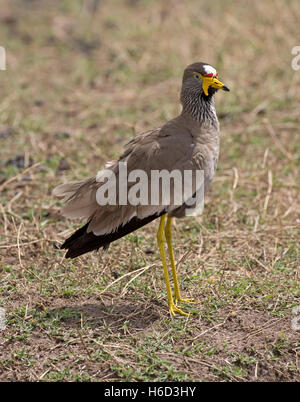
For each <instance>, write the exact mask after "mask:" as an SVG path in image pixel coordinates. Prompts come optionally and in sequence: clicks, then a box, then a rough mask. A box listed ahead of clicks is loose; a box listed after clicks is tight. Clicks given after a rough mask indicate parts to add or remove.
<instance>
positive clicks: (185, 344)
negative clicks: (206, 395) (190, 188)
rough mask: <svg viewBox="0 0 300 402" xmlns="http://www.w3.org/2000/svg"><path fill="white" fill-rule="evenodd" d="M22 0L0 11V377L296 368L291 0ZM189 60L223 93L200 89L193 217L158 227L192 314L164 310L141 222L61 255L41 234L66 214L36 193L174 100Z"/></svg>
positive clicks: (75, 171) (92, 169)
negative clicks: (206, 171) (203, 186)
mask: <svg viewBox="0 0 300 402" xmlns="http://www.w3.org/2000/svg"><path fill="white" fill-rule="evenodd" d="M29 4H30V7H32V11H31V12H30V13H28V12H27V9H28V2H25V1H21V0H19V1H15V2H7V3H6V5H4V6H1V11H0V20H1V26H0V34H1V35H0V37H1V41H2V43H0V45H1V46H4V47H6V49H7V70H6V71H5V72H4V71H0V78H1V83H0V86H1V100H0V141H1V142H0V144H1V148H0V152H1V162H0V163H1V165H0V189H1V201H0V202H1V204H0V221H1V228H0V230H1V234H0V253H1V266H0V267H1V268H0V269H1V271H0V275H1V295H0V305H1V306H3V307H4V308H5V309H6V316H7V327H6V329H5V330H4V331H1V333H0V335H1V338H0V358H1V361H0V379H1V380H20V381H24V380H31V381H32V380H43V381H55V380H63V381H82V380H88V381H95V380H97V381H113V380H130V381H150V380H158V381H167V380H169V381H170V380H172V381H184V380H195V381H199V380H210V381H263V380H264V381H299V379H300V373H299V347H300V344H299V332H297V331H295V330H293V329H292V327H291V319H292V317H293V315H292V308H293V307H294V306H297V305H299V304H300V301H299V265H300V264H299V212H300V209H299V205H300V194H299V166H300V163H299V161H300V157H299V118H300V112H299V111H300V108H299V106H300V92H299V83H300V72H299V71H298V72H297V71H293V70H292V69H291V58H292V55H291V49H292V47H294V46H296V45H299V43H297V39H298V38H299V37H297V34H298V25H299V24H298V22H299V19H300V9H299V4H298V1H296V0H295V1H279V0H277V1H275V0H274V1H264V2H261V1H259V0H257V1H256V0H255V1H252V2H251V5H250V3H249V4H248V5H247V6H246V5H245V4H244V3H243V2H238V1H228V2H223V1H214V2H213V3H212V4H207V2H204V1H196V0H195V1H193V0H191V1H188V2H182V1H176V0H172V1H168V2H160V1H156V0H150V1H145V0H144V1H143V0H140V1H138V0H136V1H134V0H131V1H130V0H127V1H117V0H116V1H113V2H112V1H105V0H104V1H102V2H99V7H98V9H97V10H95V11H94V12H91V11H90V8H89V7H88V6H87V4H92V2H88V1H85V2H84V1H79V0H78V1H72V2H71V1H67V0H64V1H51V2H46V1H39V2H37V1H33V0H32V1H31V2H30V3H29ZM196 60H203V61H207V62H209V63H210V64H212V65H214V66H216V67H217V69H218V71H219V73H220V77H221V78H222V80H223V81H224V82H225V83H226V85H228V86H229V87H230V88H231V92H230V93H229V94H227V93H219V94H217V97H216V104H217V111H218V114H219V117H220V123H221V129H222V140H221V142H222V144H221V158H220V163H219V168H218V173H217V177H216V180H215V182H214V185H213V187H212V189H211V191H210V194H209V197H208V199H207V204H206V208H205V211H204V215H203V216H202V217H201V218H200V219H198V220H197V221H195V220H191V219H185V220H183V221H177V228H176V233H175V239H174V240H175V244H176V259H177V261H181V262H180V264H179V271H180V282H181V286H182V288H183V289H184V292H183V293H184V294H185V295H187V296H193V297H196V298H197V299H198V300H200V301H201V304H200V306H199V307H197V308H194V307H192V308H191V307H188V306H185V308H186V309H190V310H192V311H195V313H196V312H198V313H199V314H198V315H195V317H193V318H188V319H186V318H182V317H178V318H176V319H171V318H170V317H169V314H168V309H167V306H166V295H165V288H164V283H163V278H162V270H161V267H160V259H159V255H158V250H157V248H156V245H155V231H156V226H157V225H156V223H153V224H150V225H148V226H147V227H146V228H145V229H143V230H140V231H139V232H137V233H135V234H132V235H129V236H127V237H126V238H124V239H122V240H120V241H118V242H117V243H116V244H113V245H112V247H111V249H110V251H109V253H108V254H106V255H101V253H100V254H97V253H91V254H89V255H85V256H82V257H80V258H78V259H76V260H74V261H67V260H64V259H63V253H62V252H60V251H59V250H57V249H56V248H55V247H54V246H55V244H56V243H59V242H61V241H62V240H63V239H64V238H66V236H67V235H68V234H70V233H71V232H72V231H73V229H74V228H75V227H77V223H74V222H71V221H67V220H65V219H63V218H61V217H60V215H59V209H60V204H59V203H58V202H57V200H55V199H53V198H52V197H51V190H52V188H53V187H54V186H55V185H57V184H59V183H61V182H64V181H67V180H72V179H81V178H84V177H89V176H91V175H93V174H95V173H96V172H97V171H98V170H99V169H100V168H101V167H103V165H104V163H105V161H106V160H109V159H112V158H114V157H115V156H116V155H118V154H119V153H120V151H121V149H122V145H123V144H124V143H125V142H126V141H127V140H128V139H130V138H131V137H132V136H133V135H134V134H135V133H137V132H140V131H142V130H145V129H149V128H152V127H156V126H160V125H161V124H162V123H163V122H165V121H166V120H167V119H170V118H172V117H173V116H174V115H175V114H176V113H178V111H179V105H178V92H179V88H180V84H181V74H182V70H183V68H184V67H185V65H186V64H188V63H190V62H193V61H196ZM17 156H19V157H18V158H17ZM120 278H121V279H120ZM133 278H134V279H133ZM114 281H115V282H114ZM113 282H114V283H113ZM110 285H111V286H110ZM103 290H105V292H103Z"/></svg>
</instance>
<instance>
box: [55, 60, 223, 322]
mask: <svg viewBox="0 0 300 402" xmlns="http://www.w3.org/2000/svg"><path fill="white" fill-rule="evenodd" d="M220 89H221V90H223V91H227V92H228V91H229V88H228V87H227V86H226V85H224V84H223V83H222V82H221V81H220V80H219V77H218V73H217V71H216V69H215V68H214V67H213V66H211V65H210V64H208V63H205V62H195V63H192V64H190V65H188V66H187V67H186V68H185V69H184V72H183V78H182V86H181V91H180V103H181V106H182V109H181V113H180V114H179V115H178V116H176V117H174V118H173V119H171V120H169V121H168V122H166V123H165V124H164V125H162V126H161V127H159V128H155V129H151V130H149V131H146V132H143V133H141V134H138V135H136V136H135V137H133V138H132V139H131V140H130V141H129V142H128V143H127V144H126V145H125V149H124V152H123V153H122V154H121V156H120V157H119V159H117V160H115V161H111V162H108V163H107V164H106V169H102V170H100V171H99V172H98V174H97V175H95V176H93V177H91V178H88V179H85V180H82V181H76V182H69V183H65V184H60V185H58V186H57V187H55V188H54V190H53V195H54V196H57V197H60V198H62V199H63V202H65V203H66V205H65V206H64V207H63V208H62V211H61V213H62V215H63V216H65V217H66V218H69V219H81V220H83V221H84V224H83V226H81V227H80V228H79V229H78V230H76V231H75V232H74V233H73V234H72V235H71V236H70V237H69V238H67V239H66V240H65V241H64V243H63V244H62V245H61V246H60V248H61V249H65V250H67V252H66V254H65V257H66V258H75V257H78V256H80V255H82V254H85V253H88V252H90V251H93V250H99V248H102V249H103V251H107V249H108V247H109V245H110V243H112V242H114V241H116V240H118V239H120V238H122V237H123V236H126V235H128V234H129V233H132V232H133V231H136V230H138V229H140V228H141V227H143V226H145V225H147V224H149V223H150V222H152V221H154V220H155V219H160V221H159V225H158V231H157V243H158V248H159V253H160V257H161V263H162V268H163V273H164V280H165V284H166V292H167V300H168V307H169V312H170V314H171V315H172V316H175V315H176V314H179V315H182V316H189V315H190V313H188V312H186V311H184V310H183V309H182V307H181V303H182V302H183V303H184V302H186V303H197V302H195V300H194V299H185V298H183V297H182V295H181V292H180V289H179V281H178V277H177V272H176V263H175V257H174V251H173V246H172V224H173V220H174V218H182V217H184V216H186V212H187V211H188V210H190V205H195V197H194V198H193V196H195V194H196V192H197V191H198V190H199V188H200V187H201V189H202V193H203V194H204V195H205V194H206V193H207V191H208V189H209V188H210V186H211V184H212V181H213V179H214V176H215V172H216V168H217V162H218V157H219V146H220V140H219V137H220V129H219V122H218V118H217V114H216V109H215V104H214V95H215V93H216V92H217V91H218V90H220ZM125 165H126V172H127V174H129V175H130V174H131V173H133V172H136V171H142V172H145V175H146V188H148V187H150V184H151V180H152V179H153V178H152V176H151V175H152V173H153V172H174V171H177V172H179V173H181V174H183V173H184V172H185V171H190V172H192V174H193V176H192V180H191V181H188V180H187V181H186V182H188V183H189V185H190V193H191V194H190V195H189V196H188V197H185V196H184V195H183V190H182V188H181V189H180V188H179V191H177V190H176V189H175V188H174V187H175V185H174V183H173V182H172V181H171V180H170V181H169V184H168V185H169V188H166V185H165V186H164V187H162V186H160V187H159V190H158V191H159V194H158V197H159V200H158V202H157V199H156V204H155V203H154V204H152V203H150V202H149V194H148V198H147V197H146V200H147V201H148V203H147V202H143V203H142V202H140V203H138V202H135V203H130V202H129V201H128V200H126V201H127V202H123V201H124V200H123V201H122V200H121V190H122V189H123V190H124V189H125V190H124V191H125V192H127V194H128V193H129V192H130V190H132V189H133V186H134V185H135V186H136V184H133V183H132V182H130V183H129V182H126V185H127V187H126V186H125V187H124V183H125V182H124V179H123V178H122V180H120V181H121V182H122V183H121V185H120V181H119V187H117V185H116V184H115V181H114V180H111V182H110V184H108V182H109V181H110V177H109V174H111V175H112V176H114V177H115V178H117V179H118V178H119V179H120V177H121V173H122V172H121V168H124V167H125ZM196 171H201V172H202V182H201V185H199V184H197V182H196V181H195V172H196ZM107 173H109V174H108V175H107ZM142 178H144V176H143V177H142ZM125 181H126V180H125ZM112 183H113V184H114V185H115V187H116V190H115V192H114V194H113V196H112V197H110V201H112V200H113V199H114V202H107V203H106V204H105V203H104V202H102V203H99V192H100V196H102V198H103V197H104V190H103V189H104V188H105V190H106V195H107V193H108V192H109V191H110V190H111V189H112V186H113V185H112ZM191 183H192V184H191ZM195 183H196V184H195ZM122 185H123V187H122ZM197 186H198V187H197ZM140 189H141V188H140ZM144 189H145V187H144ZM102 190H103V191H102ZM165 190H169V192H170V191H171V193H172V194H171V195H170V197H169V199H168V198H166V197H165V196H164V195H162V194H161V193H162V192H164V191H165ZM101 191H102V192H101ZM179 193H180V194H179ZM177 195H181V196H182V197H181V198H180V197H179V203H178V202H177V203H176V202H175V201H174V199H175V198H176V196H177ZM100 198H101V197H100ZM108 198H109V197H107V199H108ZM191 200H193V202H194V204H193V202H191ZM121 201H122V202H121ZM165 243H166V244H167V250H168V255H169V261H170V265H171V273H172V277H173V287H174V293H173V292H172V288H171V281H170V275H169V269H168V265H167V258H166V252H165Z"/></svg>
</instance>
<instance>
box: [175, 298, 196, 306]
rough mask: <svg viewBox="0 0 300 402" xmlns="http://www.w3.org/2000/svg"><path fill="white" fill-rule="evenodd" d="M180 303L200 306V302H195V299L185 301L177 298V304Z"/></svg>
mask: <svg viewBox="0 0 300 402" xmlns="http://www.w3.org/2000/svg"><path fill="white" fill-rule="evenodd" d="M180 302H184V303H191V304H200V303H201V302H200V301H195V299H183V298H182V297H179V298H177V297H175V303H176V304H177V303H180Z"/></svg>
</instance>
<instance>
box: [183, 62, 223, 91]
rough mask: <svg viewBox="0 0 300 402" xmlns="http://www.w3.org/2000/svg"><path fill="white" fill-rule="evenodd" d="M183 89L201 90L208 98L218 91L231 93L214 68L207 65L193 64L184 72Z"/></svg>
mask: <svg viewBox="0 0 300 402" xmlns="http://www.w3.org/2000/svg"><path fill="white" fill-rule="evenodd" d="M182 88H183V89H184V88H189V89H200V90H202V92H203V94H204V95H205V96H206V97H209V96H211V95H213V94H214V93H215V92H216V91H217V90H218V89H223V91H229V88H228V87H227V86H226V85H224V84H223V83H222V82H221V81H219V79H218V73H217V71H216V69H215V68H214V67H212V66H211V65H209V64H207V63H201V62H198V63H193V64H190V65H189V66H187V68H186V69H185V70H184V74H183V81H182Z"/></svg>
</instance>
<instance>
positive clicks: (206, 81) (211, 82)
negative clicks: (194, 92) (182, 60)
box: [201, 75, 230, 96]
mask: <svg viewBox="0 0 300 402" xmlns="http://www.w3.org/2000/svg"><path fill="white" fill-rule="evenodd" d="M201 79H202V88H203V92H204V93H205V95H206V96H208V88H209V87H212V88H216V89H223V91H227V92H228V91H230V89H229V88H228V87H226V85H224V84H223V82H221V81H219V80H218V79H217V78H214V77H206V76H204V75H202V76H201Z"/></svg>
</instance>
